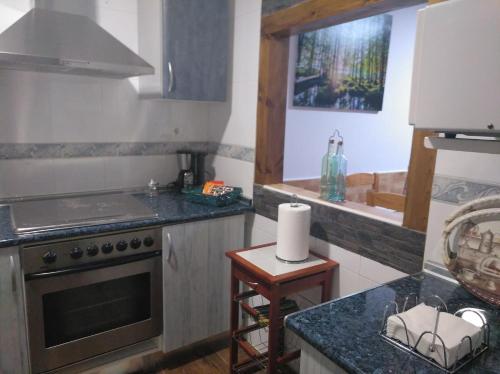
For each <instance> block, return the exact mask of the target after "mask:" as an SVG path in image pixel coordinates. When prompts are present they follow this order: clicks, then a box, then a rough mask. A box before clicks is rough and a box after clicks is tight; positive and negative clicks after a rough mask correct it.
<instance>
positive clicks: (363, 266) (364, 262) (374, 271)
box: [359, 256, 408, 283]
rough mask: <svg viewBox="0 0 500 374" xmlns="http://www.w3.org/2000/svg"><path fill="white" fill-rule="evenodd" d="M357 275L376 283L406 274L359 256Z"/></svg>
mask: <svg viewBox="0 0 500 374" xmlns="http://www.w3.org/2000/svg"><path fill="white" fill-rule="evenodd" d="M359 275H360V276H362V277H364V278H367V279H370V280H372V281H373V282H376V283H386V282H390V281H392V280H395V279H398V278H402V277H405V276H407V275H408V274H405V273H403V272H401V271H399V270H396V269H394V268H391V267H390V266H386V265H382V264H381V263H379V262H376V261H373V260H371V259H369V258H366V257H363V256H360V269H359Z"/></svg>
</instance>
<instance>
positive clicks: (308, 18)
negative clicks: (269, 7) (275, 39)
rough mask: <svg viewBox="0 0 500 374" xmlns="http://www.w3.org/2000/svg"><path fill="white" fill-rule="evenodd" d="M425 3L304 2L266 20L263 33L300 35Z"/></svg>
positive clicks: (401, 0) (378, 0)
mask: <svg viewBox="0 0 500 374" xmlns="http://www.w3.org/2000/svg"><path fill="white" fill-rule="evenodd" d="M425 2H426V0H349V1H346V0H304V1H303V2H301V3H298V4H296V5H294V6H291V7H289V8H285V9H282V10H279V11H277V12H274V13H271V14H270V15H267V16H265V17H263V18H262V32H263V33H264V34H267V35H271V34H273V35H275V36H276V35H290V34H297V33H299V32H304V31H311V30H316V29H319V28H322V27H327V26H332V25H335V24H339V23H344V22H349V21H352V20H355V19H360V18H365V17H369V16H373V15H376V14H381V13H385V12H390V11H392V10H396V9H401V8H407V7H410V6H413V5H418V4H423V3H425Z"/></svg>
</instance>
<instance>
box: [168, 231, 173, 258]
mask: <svg viewBox="0 0 500 374" xmlns="http://www.w3.org/2000/svg"><path fill="white" fill-rule="evenodd" d="M167 240H168V255H167V262H170V259H171V258H172V251H173V250H174V241H173V240H172V235H170V233H167Z"/></svg>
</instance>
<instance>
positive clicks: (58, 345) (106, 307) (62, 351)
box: [23, 230, 162, 373]
mask: <svg viewBox="0 0 500 374" xmlns="http://www.w3.org/2000/svg"><path fill="white" fill-rule="evenodd" d="M23 264H24V269H25V279H26V299H27V313H28V327H29V341H30V356H31V368H32V372H33V373H40V372H44V371H49V370H52V369H56V368H60V367H63V366H66V365H69V364H73V363H75V362H78V361H81V360H85V359H89V358H92V357H95V356H98V355H100V354H103V353H106V352H110V351H113V350H115V349H119V348H122V347H125V346H128V345H131V344H135V343H138V342H140V341H144V340H148V339H150V338H153V337H155V336H158V335H160V334H161V331H162V291H161V288H162V262H161V230H142V231H135V232H125V233H118V234H114V235H105V236H98V237H87V238H81V239H78V240H71V241H62V242H55V243H47V244H43V245H36V246H32V247H25V248H24V249H23Z"/></svg>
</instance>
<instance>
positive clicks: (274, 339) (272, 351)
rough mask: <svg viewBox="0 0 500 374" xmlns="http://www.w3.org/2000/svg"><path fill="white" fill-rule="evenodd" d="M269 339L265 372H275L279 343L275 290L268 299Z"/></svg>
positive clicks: (276, 293) (278, 303)
mask: <svg viewBox="0 0 500 374" xmlns="http://www.w3.org/2000/svg"><path fill="white" fill-rule="evenodd" d="M269 303H270V305H269V341H268V359H269V361H268V363H269V365H268V367H267V372H268V373H269V374H274V373H276V372H277V362H276V359H277V358H278V349H279V344H280V329H281V323H280V295H279V294H278V292H277V291H276V290H274V291H272V292H271V298H270V300H269Z"/></svg>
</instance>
